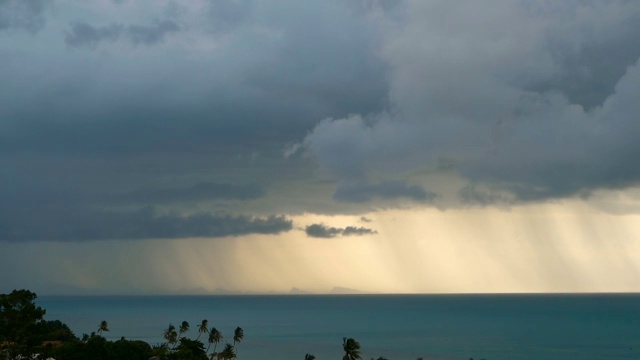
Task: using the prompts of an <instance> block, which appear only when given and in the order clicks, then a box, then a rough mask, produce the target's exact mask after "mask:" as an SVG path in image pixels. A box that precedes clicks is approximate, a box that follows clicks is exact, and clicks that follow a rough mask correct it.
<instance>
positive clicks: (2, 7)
mask: <svg viewBox="0 0 640 360" xmlns="http://www.w3.org/2000/svg"><path fill="white" fill-rule="evenodd" d="M46 4H47V1H46V0H0V31H2V30H6V29H10V28H17V29H24V30H27V31H29V32H31V33H36V32H38V31H39V30H40V29H42V27H43V26H44V24H45V18H44V16H43V11H44V7H45V5H46Z"/></svg>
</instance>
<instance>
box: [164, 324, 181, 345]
mask: <svg viewBox="0 0 640 360" xmlns="http://www.w3.org/2000/svg"><path fill="white" fill-rule="evenodd" d="M162 337H164V339H165V340H167V343H168V344H169V345H173V347H172V348H175V347H176V344H177V343H178V333H177V332H176V327H175V326H173V324H169V327H167V329H166V330H165V331H164V333H163V335H162Z"/></svg>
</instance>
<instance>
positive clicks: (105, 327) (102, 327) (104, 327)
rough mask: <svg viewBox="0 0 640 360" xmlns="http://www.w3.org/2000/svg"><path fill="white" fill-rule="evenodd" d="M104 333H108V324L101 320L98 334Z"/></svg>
mask: <svg viewBox="0 0 640 360" xmlns="http://www.w3.org/2000/svg"><path fill="white" fill-rule="evenodd" d="M105 331H109V324H107V321H106V320H102V321H100V325H99V326H98V334H102V333H103V332H105Z"/></svg>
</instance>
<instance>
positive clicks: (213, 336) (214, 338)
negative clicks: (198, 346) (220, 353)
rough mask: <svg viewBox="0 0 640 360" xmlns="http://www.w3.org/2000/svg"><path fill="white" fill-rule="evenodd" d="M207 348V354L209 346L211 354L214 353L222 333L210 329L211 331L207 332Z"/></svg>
mask: <svg viewBox="0 0 640 360" xmlns="http://www.w3.org/2000/svg"><path fill="white" fill-rule="evenodd" d="M208 341H209V346H208V347H207V352H209V348H210V347H211V344H214V345H213V352H214V353H215V352H216V347H218V344H219V343H220V342H221V341H222V333H221V332H220V331H218V329H216V328H214V327H212V328H211V330H209V339H208Z"/></svg>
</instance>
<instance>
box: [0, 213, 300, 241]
mask: <svg viewBox="0 0 640 360" xmlns="http://www.w3.org/2000/svg"><path fill="white" fill-rule="evenodd" d="M39 212H46V213H45V214H39ZM18 215H22V216H27V217H29V218H30V219H31V220H30V221H23V222H22V223H20V222H19V221H20V220H21V219H17V220H16V219H14V218H13V217H12V216H9V217H4V218H3V219H2V220H0V239H1V240H2V241H8V242H20V241H92V240H140V239H175V238H189V237H208V238H217V237H225V236H240V235H247V234H278V233H281V232H286V231H289V230H291V229H292V222H291V221H290V220H289V219H287V218H286V217H284V216H269V217H265V218H259V217H250V216H231V215H224V214H223V215H214V214H209V213H196V214H192V215H179V214H171V213H170V214H160V213H158V212H157V211H156V210H154V209H153V208H143V209H140V210H135V211H118V212H116V211H92V210H85V211H73V210H72V211H69V210H67V212H66V213H62V212H60V211H55V212H48V211H47V210H46V209H33V211H32V212H31V213H27V214H18Z"/></svg>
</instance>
